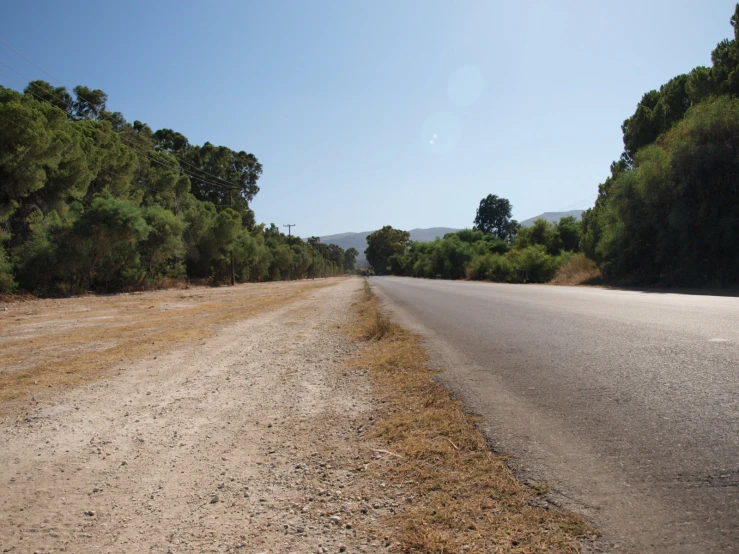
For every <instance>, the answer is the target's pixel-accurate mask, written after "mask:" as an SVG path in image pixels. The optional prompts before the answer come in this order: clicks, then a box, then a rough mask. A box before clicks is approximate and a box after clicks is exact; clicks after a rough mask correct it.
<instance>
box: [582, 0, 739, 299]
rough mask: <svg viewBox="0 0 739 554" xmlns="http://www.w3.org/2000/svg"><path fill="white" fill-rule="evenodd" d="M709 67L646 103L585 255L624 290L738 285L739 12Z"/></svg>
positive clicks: (588, 225)
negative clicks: (632, 285) (729, 35)
mask: <svg viewBox="0 0 739 554" xmlns="http://www.w3.org/2000/svg"><path fill="white" fill-rule="evenodd" d="M731 24H732V26H733V27H734V38H733V39H732V40H724V41H721V42H720V43H719V44H718V45H717V46H716V48H715V49H714V51H713V53H712V55H711V60H712V62H713V65H712V67H710V68H707V67H698V68H695V69H694V70H693V71H691V72H690V73H689V74H687V75H679V76H677V77H675V78H674V79H671V80H670V81H669V82H668V83H666V84H665V85H663V86H662V87H660V90H659V91H650V92H648V93H647V94H645V95H644V96H643V97H642V100H641V101H640V102H639V104H638V106H637V109H636V111H635V113H634V114H633V115H632V116H631V117H630V118H628V119H627V120H626V121H625V122H624V125H623V127H622V129H623V133H624V135H623V136H624V153H623V154H622V156H621V160H619V161H618V162H614V164H612V166H611V175H610V176H609V177H608V179H606V181H605V182H604V183H603V184H601V185H600V187H599V195H598V199H597V201H596V204H595V207H594V208H592V209H591V210H588V211H587V212H586V213H585V214H584V215H583V220H582V229H581V233H580V247H581V249H582V251H583V252H584V253H585V254H586V255H587V256H588V257H590V258H591V259H593V260H595V261H596V262H597V263H598V264H599V266H600V267H601V269H602V270H603V272H604V274H605V275H606V277H608V278H610V279H612V280H616V281H620V282H623V283H660V284H666V285H693V286H695V285H705V284H717V285H733V284H736V283H738V282H739V192H738V191H739V186H738V185H739V181H738V179H739V177H737V176H738V175H739V172H738V171H739V156H738V155H737V151H738V150H737V149H738V148H739V100H737V99H736V97H737V95H739V4H737V6H736V8H735V12H734V14H733V16H732V18H731Z"/></svg>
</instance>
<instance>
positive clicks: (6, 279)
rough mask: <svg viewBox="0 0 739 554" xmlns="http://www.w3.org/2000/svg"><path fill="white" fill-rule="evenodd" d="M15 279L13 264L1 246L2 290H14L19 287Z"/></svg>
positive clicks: (3, 291)
mask: <svg viewBox="0 0 739 554" xmlns="http://www.w3.org/2000/svg"><path fill="white" fill-rule="evenodd" d="M17 286H18V285H17V283H16V282H15V279H13V265H12V264H11V263H10V260H9V259H8V255H7V254H6V252H5V249H4V248H3V247H2V246H0V292H2V293H5V292H13V291H15V289H16V288H17Z"/></svg>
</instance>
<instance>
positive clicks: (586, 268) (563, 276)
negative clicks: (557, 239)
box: [552, 253, 600, 285]
mask: <svg viewBox="0 0 739 554" xmlns="http://www.w3.org/2000/svg"><path fill="white" fill-rule="evenodd" d="M599 277H600V270H599V269H598V266H596V265H595V262H594V261H593V260H591V259H590V258H588V257H587V256H585V254H582V253H580V254H575V255H574V256H572V257H570V258H569V260H567V261H566V262H564V263H563V264H561V265H560V267H559V269H558V270H557V274H556V275H555V277H554V279H552V284H555V285H579V284H582V283H586V282H588V281H591V280H593V279H598V278H599Z"/></svg>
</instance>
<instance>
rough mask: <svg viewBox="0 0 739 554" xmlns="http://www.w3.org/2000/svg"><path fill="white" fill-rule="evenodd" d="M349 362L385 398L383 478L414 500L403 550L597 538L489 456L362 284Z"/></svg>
mask: <svg viewBox="0 0 739 554" xmlns="http://www.w3.org/2000/svg"><path fill="white" fill-rule="evenodd" d="M356 309H357V311H358V314H359V321H358V324H357V326H356V327H355V328H354V329H353V330H352V333H353V334H354V336H355V337H357V338H360V339H362V340H364V343H365V344H364V347H363V348H362V350H361V351H360V354H359V356H358V358H357V359H355V360H353V361H352V362H351V364H352V365H353V366H356V367H358V368H367V369H369V371H370V375H371V377H372V379H373V381H374V383H375V385H376V391H377V394H378V395H379V397H380V399H381V400H382V401H383V406H384V410H383V414H382V415H381V417H380V418H379V419H378V421H377V424H376V426H375V430H374V432H373V436H374V437H375V438H377V439H379V440H381V441H383V444H384V446H383V448H384V449H386V452H388V453H390V456H391V457H392V459H393V460H394V461H393V462H391V463H390V464H389V465H387V464H386V465H384V466H383V467H382V468H377V469H374V470H372V469H370V470H369V471H377V472H381V473H382V475H381V477H382V479H383V481H389V484H392V483H397V484H402V485H403V486H404V487H410V488H411V489H413V490H415V493H416V494H415V496H417V498H418V499H419V500H418V501H417V502H414V503H412V504H407V505H405V506H404V507H403V510H402V511H400V512H399V513H398V514H396V515H395V516H394V517H393V519H392V522H390V523H391V524H392V527H396V528H397V529H398V531H397V533H398V537H397V540H399V541H400V543H401V544H402V546H403V551H404V552H434V553H442V552H464V551H469V552H491V553H493V552H495V553H498V552H499V553H503V552H506V553H508V552H517V553H522V554H523V553H533V552H570V553H575V552H580V551H581V544H580V542H579V539H581V538H584V537H589V536H593V535H594V533H595V532H594V531H593V530H592V529H591V528H590V527H589V526H588V525H587V524H586V523H585V522H584V521H583V520H582V518H580V517H579V516H576V515H574V514H568V513H565V512H562V511H560V510H556V509H549V506H547V504H546V502H544V501H543V499H542V498H541V494H543V493H544V492H546V490H547V486H546V484H541V485H540V486H538V487H536V488H531V487H527V486H525V485H523V484H522V483H520V482H519V481H518V480H517V479H516V478H515V476H514V475H513V474H512V473H511V471H510V470H509V469H508V467H507V466H506V465H505V462H504V458H502V457H500V456H496V455H495V454H493V453H492V452H491V451H490V450H489V448H488V446H487V443H486V441H485V438H484V437H483V435H482V433H481V432H480V431H479V430H478V429H477V428H476V426H475V422H476V418H475V417H474V416H472V415H470V414H467V413H465V411H464V409H463V406H462V403H461V402H460V401H459V400H457V399H454V398H452V397H451V396H450V395H449V393H448V392H447V391H446V390H445V389H444V388H443V387H442V386H441V385H439V384H438V383H436V382H435V381H434V379H433V376H432V374H431V372H430V371H429V370H428V369H427V368H426V365H425V364H426V355H425V353H424V351H423V349H422V348H421V346H420V338H419V337H418V336H417V335H415V334H413V333H411V332H409V331H407V330H405V329H403V328H401V327H399V326H397V325H395V324H393V323H391V322H390V321H389V320H388V319H387V318H386V317H385V316H384V315H383V314H382V313H381V312H380V309H379V302H378V300H377V298H376V297H375V296H374V294H373V293H372V292H371V290H370V288H369V285H368V284H367V282H366V281H365V292H364V296H363V299H362V301H360V302H358V304H357V305H356Z"/></svg>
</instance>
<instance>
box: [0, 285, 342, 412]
mask: <svg viewBox="0 0 739 554" xmlns="http://www.w3.org/2000/svg"><path fill="white" fill-rule="evenodd" d="M332 282H333V281H331V280H321V281H316V282H303V281H301V282H291V283H265V284H245V285H239V286H237V287H235V288H231V287H224V288H204V287H203V288H191V289H187V290H166V291H158V292H145V293H135V294H120V295H115V296H83V297H77V298H67V299H53V300H28V299H25V300H24V301H20V302H14V303H7V304H4V305H3V306H0V351H2V358H0V402H4V401H8V400H12V399H16V398H20V397H23V396H25V395H27V394H29V393H31V394H34V393H39V392H41V390H43V389H47V388H49V387H66V386H74V385H77V384H79V383H82V382H86V381H88V380H89V379H92V378H95V377H98V376H100V375H102V374H103V373H104V371H105V370H107V369H109V368H111V367H113V366H118V365H121V364H124V363H127V362H131V361H134V360H136V359H141V358H144V357H147V356H152V355H154V354H158V353H162V352H165V351H167V350H170V349H172V348H176V347H177V346H179V345H181V344H183V343H189V344H192V343H194V342H197V341H200V340H202V339H205V338H207V337H209V336H211V335H212V334H213V333H214V332H215V331H216V330H217V329H218V328H219V327H221V326H223V325H227V324H229V323H233V322H236V321H239V320H242V319H245V318H248V317H251V316H254V315H256V314H258V313H261V312H264V311H268V310H274V309H277V308H279V307H281V306H284V305H286V304H289V303H291V302H294V301H296V300H299V299H300V298H303V297H304V296H306V295H307V294H308V293H309V292H310V291H311V290H314V289H316V288H319V287H324V286H328V285H330V284H331V283H332ZM3 308H5V309H3Z"/></svg>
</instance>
